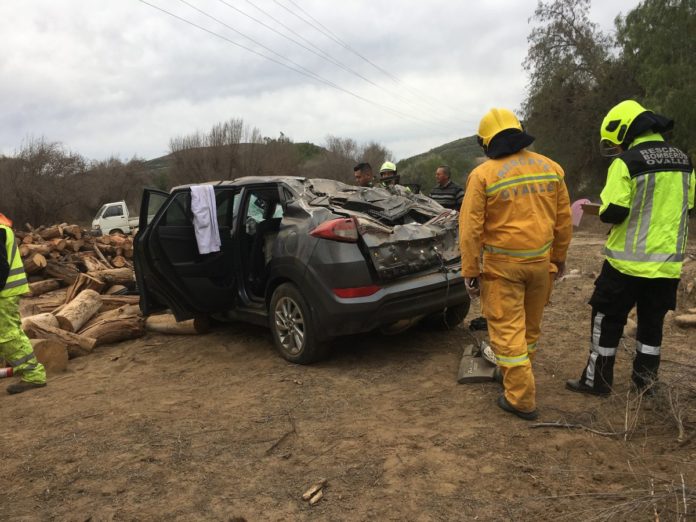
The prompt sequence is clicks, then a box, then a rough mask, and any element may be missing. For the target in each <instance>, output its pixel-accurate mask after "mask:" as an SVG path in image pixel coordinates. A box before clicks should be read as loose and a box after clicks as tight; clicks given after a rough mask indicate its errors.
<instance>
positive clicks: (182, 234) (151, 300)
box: [135, 177, 469, 341]
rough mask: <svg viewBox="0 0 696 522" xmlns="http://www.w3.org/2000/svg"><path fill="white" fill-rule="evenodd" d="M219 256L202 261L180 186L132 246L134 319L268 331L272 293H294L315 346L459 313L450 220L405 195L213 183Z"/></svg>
mask: <svg viewBox="0 0 696 522" xmlns="http://www.w3.org/2000/svg"><path fill="white" fill-rule="evenodd" d="M212 185H213V187H214V191H215V196H216V206H217V209H216V211H217V215H218V225H219V233H220V237H221V242H222V247H221V251H220V252H216V253H213V254H206V255H200V254H198V252H197V247H196V241H195V233H194V230H193V225H192V218H191V216H192V215H191V211H190V186H181V187H175V188H174V189H172V190H171V191H170V193H169V194H168V195H166V198H165V197H163V196H161V195H159V194H158V197H161V198H162V201H163V202H162V203H161V206H160V207H159V208H158V209H157V211H156V212H154V211H153V210H152V204H150V205H149V206H148V198H152V197H154V193H148V192H147V191H146V193H145V194H144V195H143V205H144V207H143V208H148V212H151V213H152V214H153V215H154V217H153V219H152V220H151V221H150V222H148V223H147V224H145V223H141V228H140V231H139V233H138V235H137V236H136V239H135V260H136V276H137V278H138V286H139V289H140V292H141V294H142V297H143V299H142V300H141V302H142V303H144V304H143V305H141V306H142V307H143V312H144V313H146V314H149V313H151V312H153V311H156V310H158V309H162V308H170V309H171V310H172V311H173V312H174V314H175V315H176V317H177V319H179V320H182V319H186V318H190V317H194V316H196V315H200V314H218V315H219V314H224V315H226V316H227V317H229V318H231V319H235V320H243V321H249V322H254V323H257V324H265V325H269V326H271V328H272V329H273V328H274V322H273V321H274V319H273V313H272V312H271V311H269V306H270V304H271V302H272V301H273V298H274V293H275V292H276V291H277V289H278V288H279V287H281V286H282V285H287V284H292V285H294V286H295V287H296V288H297V289H298V291H299V292H300V293H301V294H302V297H303V300H304V301H306V305H307V308H308V311H307V315H310V316H311V317H310V318H311V322H312V324H313V325H314V326H315V327H316V328H315V330H316V332H315V334H316V337H317V338H318V339H320V340H322V341H324V340H328V339H331V338H333V337H336V336H338V335H345V334H352V333H358V332H366V331H371V330H374V329H376V328H380V327H385V326H388V325H391V324H393V323H396V322H399V321H403V320H405V319H417V318H420V317H424V316H428V315H433V314H437V313H440V312H442V311H445V310H447V309H448V308H453V307H466V309H467V310H468V305H469V298H468V296H467V294H466V291H465V288H464V284H463V279H462V277H461V274H460V266H459V252H458V245H457V239H458V238H457V219H458V214H457V213H456V212H454V211H450V210H447V209H444V208H443V207H441V206H440V205H438V204H437V203H435V202H434V201H432V200H431V199H429V198H427V197H425V196H422V195H419V194H411V193H409V192H408V191H406V190H405V189H403V187H399V186H396V187H393V188H389V189H384V188H361V187H353V186H349V185H345V184H343V183H340V182H337V181H332V180H322V179H304V178H297V177H245V178H240V179H237V180H234V181H226V182H217V183H212Z"/></svg>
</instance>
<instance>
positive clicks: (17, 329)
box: [0, 214, 46, 393]
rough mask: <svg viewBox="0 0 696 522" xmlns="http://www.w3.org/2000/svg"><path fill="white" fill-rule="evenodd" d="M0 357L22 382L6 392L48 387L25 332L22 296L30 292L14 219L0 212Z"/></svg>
mask: <svg viewBox="0 0 696 522" xmlns="http://www.w3.org/2000/svg"><path fill="white" fill-rule="evenodd" d="M0 242H1V243H2V246H1V247H0V358H3V359H5V362H7V364H9V366H10V368H11V369H12V374H17V375H20V376H21V380H20V382H17V383H14V384H10V385H9V386H8V387H7V393H22V392H23V391H26V390H30V389H33V388H40V387H42V386H46V370H45V369H44V367H43V365H42V364H41V363H40V362H39V361H37V360H36V356H35V355H34V350H33V348H32V346H31V343H30V342H29V339H28V338H27V336H26V335H25V333H24V332H23V331H22V326H21V319H20V316H19V297H20V296H21V295H22V294H26V293H27V292H29V285H28V283H27V276H26V274H25V273H24V267H23V265H22V258H21V257H20V255H19V250H18V248H17V242H16V241H15V235H14V231H13V230H12V221H10V220H9V219H8V218H6V217H5V216H4V215H3V214H0Z"/></svg>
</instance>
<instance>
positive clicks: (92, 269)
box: [16, 223, 135, 300]
mask: <svg viewBox="0 0 696 522" xmlns="http://www.w3.org/2000/svg"><path fill="white" fill-rule="evenodd" d="M16 236H17V241H18V243H19V253H20V255H21V256H22V261H23V263H24V270H25V271H26V273H27V276H28V278H29V287H30V290H31V295H33V296H37V295H41V294H43V293H45V292H50V291H51V290H56V289H57V288H60V287H64V286H73V285H75V283H76V281H79V284H78V285H77V287H76V288H75V290H77V291H76V292H74V294H73V295H69V299H68V300H70V298H71V297H74V296H75V295H77V294H78V293H79V291H80V290H81V289H83V288H91V289H93V290H96V291H97V292H99V293H102V292H103V293H106V294H114V293H119V292H122V291H124V290H126V289H129V288H130V289H132V288H133V286H134V285H135V278H134V276H133V273H134V272H133V262H132V259H133V238H132V237H130V236H125V235H123V234H110V235H104V236H99V237H94V236H90V235H88V234H86V232H85V231H84V230H82V229H81V228H80V227H79V226H78V225H68V224H65V223H64V224H62V225H54V226H51V227H40V228H37V229H35V230H34V229H30V231H28V232H22V231H18V232H16ZM114 286H116V288H112V287H114Z"/></svg>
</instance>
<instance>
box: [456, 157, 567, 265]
mask: <svg viewBox="0 0 696 522" xmlns="http://www.w3.org/2000/svg"><path fill="white" fill-rule="evenodd" d="M572 228H573V225H572V222H571V214H570V201H569V198H568V190H567V189H566V186H565V181H564V173H563V169H562V168H561V167H560V165H558V164H557V163H556V162H554V161H552V160H551V159H549V158H547V157H545V156H542V155H541V154H537V153H535V152H530V151H528V150H525V149H523V150H521V151H520V152H518V153H515V154H512V155H510V156H505V157H503V158H498V159H489V160H488V161H486V162H485V163H483V164H481V165H479V166H478V167H476V168H475V169H474V170H473V171H472V172H471V174H469V177H468V179H467V184H466V192H465V194H464V203H463V204H462V210H461V213H460V215H459V248H460V250H461V254H462V275H463V276H464V277H476V276H478V275H479V273H480V269H479V265H480V255H481V250H482V249H483V250H484V251H485V252H486V255H489V256H495V257H496V258H500V259H503V260H506V261H511V262H530V261H538V260H543V259H548V258H549V256H550V258H551V261H559V262H560V261H565V258H566V254H567V251H568V245H569V244H570V238H571V235H572Z"/></svg>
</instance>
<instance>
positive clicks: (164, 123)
mask: <svg viewBox="0 0 696 522" xmlns="http://www.w3.org/2000/svg"><path fill="white" fill-rule="evenodd" d="M148 2H149V3H151V4H152V5H155V6H158V7H160V8H161V9H164V10H166V11H169V12H171V13H172V14H174V15H176V16H178V17H180V18H182V19H184V20H186V21H188V22H190V23H187V22H185V21H182V20H181V19H177V18H174V17H172V16H171V15H168V14H166V13H164V12H162V11H159V10H157V9H155V8H153V7H151V6H149V5H146V4H145V3H143V2H141V1H138V0H118V1H116V0H111V1H107V0H59V1H56V0H23V1H21V2H20V1H5V2H2V3H1V4H0V49H2V50H1V51H0V114H1V115H2V120H1V124H0V154H3V153H4V154H13V153H14V152H16V151H17V150H18V149H19V148H20V147H21V145H22V142H23V141H24V140H26V139H27V137H30V136H33V137H41V136H43V137H45V138H46V139H47V140H49V141H59V142H61V143H63V145H64V146H65V147H66V148H68V149H70V150H72V151H74V152H77V153H80V154H82V155H84V156H86V157H87V158H90V159H105V158H107V157H109V156H111V155H114V156H117V157H120V158H122V159H124V160H125V159H129V158H131V157H133V156H138V157H141V158H145V159H151V158H154V157H157V156H161V155H164V154H167V153H168V147H169V140H170V138H172V137H174V136H178V135H183V134H189V133H192V132H194V131H196V130H203V131H205V130H208V129H209V128H210V127H211V126H212V125H214V124H215V123H217V122H221V121H224V120H227V119H230V118H242V119H243V120H244V121H245V122H246V123H247V124H249V125H250V126H254V127H257V128H258V129H259V130H260V131H261V133H262V135H264V136H270V137H277V136H278V135H279V133H280V132H283V133H284V134H285V135H286V136H288V137H290V138H292V139H293V141H296V142H300V141H311V142H314V143H317V144H323V143H324V142H325V137H326V136H327V135H328V134H332V135H335V136H341V137H351V138H354V139H356V140H358V141H359V142H366V141H377V142H380V143H382V144H383V145H385V146H386V147H387V148H389V149H390V150H391V151H392V152H393V154H394V156H395V158H396V159H401V158H405V157H408V156H411V155H413V154H417V153H420V152H424V151H427V150H428V149H430V148H432V147H435V146H437V145H440V144H442V143H445V142H448V141H452V140H454V139H456V138H460V137H463V136H469V135H471V134H474V133H475V132H476V127H477V124H478V120H479V119H480V117H481V116H482V115H483V113H485V112H486V110H488V109H489V108H490V107H493V106H507V107H510V108H512V109H515V110H516V109H518V108H519V107H520V104H521V103H522V100H523V99H524V94H525V86H526V83H527V77H526V74H525V72H524V70H523V68H522V61H523V60H524V58H525V55H526V49H527V35H528V34H529V31H530V29H531V26H530V24H529V21H528V20H529V18H530V16H532V14H533V11H534V8H535V6H536V0H482V1H479V2H465V1H457V0H428V1H418V2H415V1H396V0H391V1H387V0H344V1H342V2H337V1H329V0H323V1H321V0H253V1H251V0H186V1H183V0H148ZM594 4H595V5H594V6H593V10H592V19H593V21H594V22H596V23H598V24H599V25H600V26H601V27H602V28H603V29H606V30H610V29H612V27H613V20H614V17H615V16H616V15H617V14H619V13H623V14H625V13H626V12H628V11H629V10H631V9H632V8H633V7H635V6H636V5H637V4H638V0H603V1H601V2H600V1H599V0H595V2H594ZM242 13H245V14H246V15H248V16H245V15H244V14H242ZM250 17H253V18H255V19H256V20H258V21H260V22H262V23H263V24H265V25H261V24H259V23H257V22H256V21H254V20H253V19H252V18H250ZM307 22H310V23H311V24H312V25H314V27H313V26H312V25H310V23H307ZM191 23H193V24H196V25H198V26H200V27H202V28H204V29H206V30H207V31H210V32H205V31H204V30H202V29H200V28H197V27H194V26H193V25H190V24H191ZM319 24H321V25H319ZM317 28H318V29H320V30H321V32H320V31H319V30H317ZM274 30H275V31H277V32H274ZM211 33H215V34H217V35H219V36H216V35H215V34H211ZM278 33H281V34H282V35H285V36H286V37H283V36H281V35H280V34H278ZM250 39H252V40H253V41H252V40H250ZM292 40H294V41H295V42H297V43H295V42H293V41H292ZM231 42H234V43H236V44H239V45H241V46H244V47H246V48H248V49H243V48H241V47H239V46H237V45H234V44H233V43H231ZM310 50H311V52H310ZM252 51H254V52H256V53H259V54H262V55H264V56H268V57H270V58H272V59H273V60H275V62H280V63H284V64H286V65H287V67H284V66H282V65H280V64H279V63H275V62H272V61H269V60H267V59H264V58H262V57H261V56H259V55H258V54H253V53H252ZM273 53H277V54H273ZM288 60H291V62H290V61H288ZM293 69H294V70H293Z"/></svg>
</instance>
